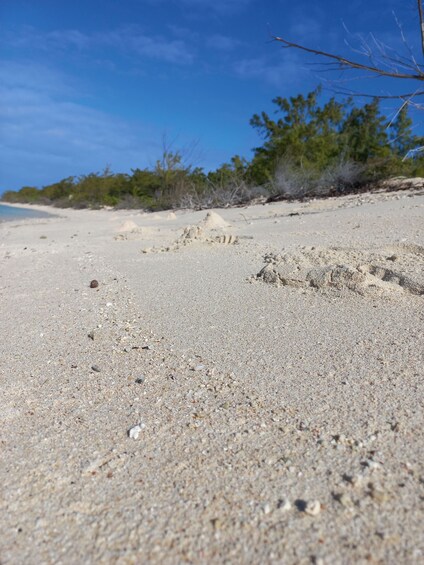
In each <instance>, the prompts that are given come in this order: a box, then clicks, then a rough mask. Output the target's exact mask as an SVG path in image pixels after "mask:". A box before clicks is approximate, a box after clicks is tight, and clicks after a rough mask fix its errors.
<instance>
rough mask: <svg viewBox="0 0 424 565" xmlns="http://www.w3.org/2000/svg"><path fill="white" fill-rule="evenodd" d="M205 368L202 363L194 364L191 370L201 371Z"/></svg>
mask: <svg viewBox="0 0 424 565" xmlns="http://www.w3.org/2000/svg"><path fill="white" fill-rule="evenodd" d="M204 368H205V366H204V365H196V366H195V367H194V369H193V371H202V370H203V369H204Z"/></svg>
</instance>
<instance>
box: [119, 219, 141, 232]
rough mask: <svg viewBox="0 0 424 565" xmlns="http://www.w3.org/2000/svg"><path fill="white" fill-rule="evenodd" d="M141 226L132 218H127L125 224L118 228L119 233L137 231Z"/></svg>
mask: <svg viewBox="0 0 424 565" xmlns="http://www.w3.org/2000/svg"><path fill="white" fill-rule="evenodd" d="M138 229H139V228H138V226H137V224H136V223H135V222H133V221H132V220H126V221H125V222H124V223H123V224H121V225H120V226H119V228H117V230H116V231H117V232H118V233H128V232H132V231H137V230H138Z"/></svg>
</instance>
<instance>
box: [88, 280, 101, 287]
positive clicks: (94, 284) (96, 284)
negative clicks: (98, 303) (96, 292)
mask: <svg viewBox="0 0 424 565" xmlns="http://www.w3.org/2000/svg"><path fill="white" fill-rule="evenodd" d="M98 286H99V281H96V280H95V279H93V280H92V281H91V283H90V288H97V287H98Z"/></svg>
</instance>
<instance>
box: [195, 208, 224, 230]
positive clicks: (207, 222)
mask: <svg viewBox="0 0 424 565" xmlns="http://www.w3.org/2000/svg"><path fill="white" fill-rule="evenodd" d="M199 225H200V226H202V227H204V228H206V229H209V230H215V229H223V228H228V227H229V226H230V224H229V223H228V222H226V221H225V220H224V218H223V217H222V216H220V215H219V214H217V213H216V212H208V213H207V214H206V216H205V217H204V218H203V220H202V221H201V222H200V224H199Z"/></svg>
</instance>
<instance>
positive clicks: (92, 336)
mask: <svg viewBox="0 0 424 565" xmlns="http://www.w3.org/2000/svg"><path fill="white" fill-rule="evenodd" d="M87 335H88V337H89V338H90V339H92V340H93V341H94V331H91V332H89V333H88V334H87Z"/></svg>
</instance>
